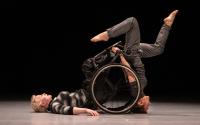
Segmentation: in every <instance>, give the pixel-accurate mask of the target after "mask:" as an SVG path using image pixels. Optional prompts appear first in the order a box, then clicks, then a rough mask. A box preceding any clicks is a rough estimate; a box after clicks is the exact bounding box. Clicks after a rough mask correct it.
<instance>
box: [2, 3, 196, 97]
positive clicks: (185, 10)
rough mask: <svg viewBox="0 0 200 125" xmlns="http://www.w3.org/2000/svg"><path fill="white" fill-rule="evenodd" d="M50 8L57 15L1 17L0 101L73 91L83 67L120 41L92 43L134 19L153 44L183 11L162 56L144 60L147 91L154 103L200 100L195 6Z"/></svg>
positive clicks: (24, 12)
mask: <svg viewBox="0 0 200 125" xmlns="http://www.w3.org/2000/svg"><path fill="white" fill-rule="evenodd" d="M84 4H86V3H84ZM50 5H51V6H50V7H52V8H53V9H52V8H51V9H46V8H45V7H46V6H48V4H46V3H44V4H43V3H42V4H40V5H38V6H37V5H36V7H35V8H34V9H30V8H29V9H9V10H8V9H7V10H3V11H2V12H1V16H2V19H1V20H3V23H1V43H0V44H1V45H0V46H1V49H0V52H1V70H0V75H1V79H0V83H1V87H0V93H1V98H8V97H11V98H12V97H16V98H22V97H26V98H29V97H30V95H31V94H38V93H42V92H46V93H50V94H55V95H56V94H57V93H58V92H59V91H61V90H69V91H74V90H76V89H78V88H80V87H81V83H82V80H83V79H84V77H83V74H82V72H81V64H82V62H83V61H84V60H85V59H87V58H89V57H91V56H93V55H95V54H96V53H98V52H100V51H101V50H102V49H104V48H105V47H107V46H109V45H111V44H113V43H114V42H116V41H118V40H121V39H122V38H116V39H112V40H111V41H110V42H104V43H95V44H94V43H91V42H90V41H89V40H90V38H91V37H93V36H94V35H96V34H97V33H100V32H102V31H104V30H105V29H106V28H108V27H110V26H112V25H114V24H117V23H119V22H120V21H122V20H124V19H126V18H127V17H130V16H134V17H136V18H137V19H138V22H139V25H140V30H141V39H142V41H144V42H147V43H153V42H154V40H155V39H156V36H157V33H158V31H159V29H160V27H161V25H162V23H163V22H162V21H163V19H164V17H166V16H167V15H168V14H169V13H170V12H171V11H173V10H174V9H179V13H178V15H177V17H176V19H175V22H174V25H173V27H172V30H171V33H170V35H169V38H168V42H167V44H166V49H165V52H164V54H162V55H160V56H157V57H153V58H148V59H143V61H144V64H145V67H146V74H147V78H148V81H149V82H148V86H147V88H146V89H145V91H146V93H147V94H148V95H151V96H152V97H163V96H167V97H175V98H176V97H177V98H180V97H181V98H185V97H187V98H192V99H196V100H198V99H199V97H198V96H199V95H200V94H199V88H198V84H199V80H198V70H199V66H198V64H199V61H198V57H199V55H198V53H199V52H198V50H199V48H198V41H199V40H198V31H195V30H196V29H197V30H198V28H197V26H199V25H198V24H199V22H198V19H197V18H198V16H199V14H198V12H197V11H198V10H197V8H196V7H195V3H193V2H192V1H191V2H182V1H173V0H156V1H150V2H147V1H145V0H143V1H139V2H135V3H134V1H131V2H130V1H127V2H125V1H124V3H122V2H120V3H119V2H115V3H113V4H111V3H103V2H102V3H100V4H97V3H91V4H86V5H84V6H80V5H83V4H82V3H79V4H75V3H73V4H72V3H71V4H69V3H63V4H62V3H56V5H58V6H56V5H55V6H56V8H54V5H52V3H51V4H50ZM63 5H64V6H63ZM65 5H66V6H65ZM59 6H62V7H61V8H60V7H59ZM36 8H37V9H36ZM38 8H40V9H38ZM57 8H58V9H57Z"/></svg>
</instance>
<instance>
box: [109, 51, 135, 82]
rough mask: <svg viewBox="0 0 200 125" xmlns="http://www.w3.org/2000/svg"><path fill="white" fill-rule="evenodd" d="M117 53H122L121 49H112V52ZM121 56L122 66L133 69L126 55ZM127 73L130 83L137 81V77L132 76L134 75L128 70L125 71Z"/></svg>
mask: <svg viewBox="0 0 200 125" xmlns="http://www.w3.org/2000/svg"><path fill="white" fill-rule="evenodd" d="M117 51H120V49H119V48H117V47H112V52H114V53H116V52H117ZM119 56H120V60H121V64H123V65H125V66H127V67H129V68H131V66H130V64H129V63H128V62H127V60H126V59H125V58H124V55H123V54H120V55H119ZM125 72H126V73H127V76H128V81H129V83H132V82H134V81H135V77H134V76H133V75H132V73H130V72H129V71H128V70H125Z"/></svg>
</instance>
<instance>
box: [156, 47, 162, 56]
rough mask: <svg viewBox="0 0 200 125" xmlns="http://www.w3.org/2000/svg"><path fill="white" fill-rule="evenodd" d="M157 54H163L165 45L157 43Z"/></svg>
mask: <svg viewBox="0 0 200 125" xmlns="http://www.w3.org/2000/svg"><path fill="white" fill-rule="evenodd" d="M156 48H157V49H156V55H161V54H163V52H164V47H162V46H161V45H156Z"/></svg>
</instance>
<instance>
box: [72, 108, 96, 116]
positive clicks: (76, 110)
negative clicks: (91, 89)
mask: <svg viewBox="0 0 200 125" xmlns="http://www.w3.org/2000/svg"><path fill="white" fill-rule="evenodd" d="M84 113H86V114H88V115H91V116H98V115H99V113H98V112H97V111H94V110H92V109H88V108H79V107H74V108H73V114H74V115H78V114H84Z"/></svg>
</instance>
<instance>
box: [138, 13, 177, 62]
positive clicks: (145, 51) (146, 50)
mask: <svg viewBox="0 0 200 125" xmlns="http://www.w3.org/2000/svg"><path fill="white" fill-rule="evenodd" d="M177 13H178V10H174V11H173V12H172V13H170V14H169V16H167V17H166V18H165V19H164V20H163V22H164V24H163V26H162V27H161V29H160V32H159V33H158V36H157V38H156V42H155V43H154V44H147V43H140V49H141V57H142V58H148V57H153V56H157V55H160V54H162V53H163V52H164V48H165V44H166V41H167V38H168V35H169V32H170V29H171V27H172V24H173V22H174V19H175V17H176V14H177Z"/></svg>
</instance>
